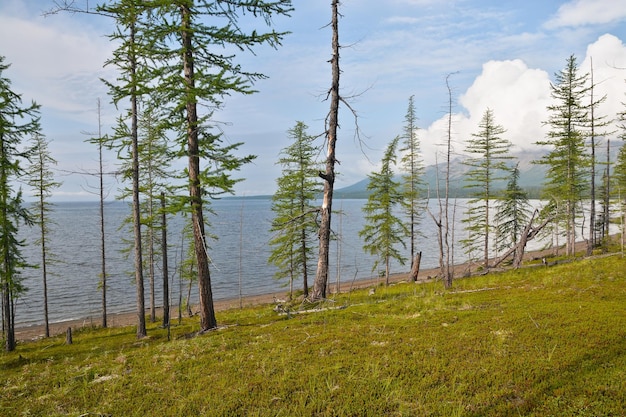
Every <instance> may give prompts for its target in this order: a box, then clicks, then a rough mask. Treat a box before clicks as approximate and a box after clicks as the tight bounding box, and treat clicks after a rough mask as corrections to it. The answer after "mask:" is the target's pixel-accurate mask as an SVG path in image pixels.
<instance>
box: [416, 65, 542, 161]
mask: <svg viewBox="0 0 626 417" xmlns="http://www.w3.org/2000/svg"><path fill="white" fill-rule="evenodd" d="M549 100H550V82H549V77H548V74H547V73H546V72H545V71H542V70H538V69H532V68H528V66H527V65H526V64H525V63H524V62H523V61H521V60H519V59H516V60H508V61H489V62H487V63H485V64H484V65H483V70H482V73H481V74H480V75H479V76H478V77H476V79H475V80H474V83H473V84H472V85H471V86H470V87H469V88H468V89H467V91H466V92H465V93H464V94H462V95H461V96H460V97H459V99H458V103H459V105H460V108H458V107H457V109H456V111H457V113H456V114H454V119H453V141H454V148H455V152H456V153H462V152H463V150H464V148H465V142H466V141H467V139H469V138H470V137H471V134H472V133H476V132H477V131H478V125H479V123H480V120H481V119H482V117H483V115H484V113H485V111H486V110H487V109H491V110H493V112H494V117H495V121H496V123H497V124H499V125H502V126H503V127H504V128H505V129H506V130H507V132H506V134H505V135H503V136H504V137H506V138H507V139H509V140H510V141H511V142H512V143H513V144H514V145H515V151H521V150H529V149H531V148H532V147H534V142H536V141H537V140H540V139H542V138H543V137H544V127H543V126H542V122H543V121H544V120H545V119H546V113H545V112H546V110H545V109H546V106H547V105H548V103H549ZM459 110H460V111H459ZM446 132H447V117H446V116H444V117H442V118H441V119H439V120H437V121H435V122H434V123H433V124H432V125H431V126H429V127H428V128H427V129H425V131H424V132H423V135H422V136H423V139H422V144H423V146H422V148H423V150H424V155H425V159H426V162H427V163H428V162H430V163H432V162H434V158H435V156H434V152H435V151H436V150H437V151H438V152H439V153H440V154H441V152H442V148H441V144H442V143H443V142H444V141H445V138H446V137H447V134H446ZM436 144H439V146H435V145H436ZM424 145H426V146H424ZM438 159H439V160H440V161H441V155H439V156H438Z"/></svg>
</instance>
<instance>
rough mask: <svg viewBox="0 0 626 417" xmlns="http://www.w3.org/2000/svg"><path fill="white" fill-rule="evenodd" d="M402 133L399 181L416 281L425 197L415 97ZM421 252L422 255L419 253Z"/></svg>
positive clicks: (412, 267) (413, 275) (406, 116)
mask: <svg viewBox="0 0 626 417" xmlns="http://www.w3.org/2000/svg"><path fill="white" fill-rule="evenodd" d="M404 122H405V125H404V133H403V135H402V136H401V139H402V142H401V148H400V152H401V153H402V159H401V160H400V167H401V170H402V173H403V174H402V179H403V187H404V201H403V207H404V210H405V212H406V214H407V217H408V219H409V234H410V236H409V240H410V251H409V254H410V259H411V280H412V281H416V280H417V272H418V270H417V269H416V267H419V265H415V263H416V262H419V259H417V258H416V241H417V238H418V236H419V235H420V232H419V229H418V228H419V225H420V223H421V219H422V213H423V212H424V209H425V205H426V198H425V196H424V194H425V190H424V163H423V161H422V157H421V153H420V141H419V137H418V136H417V130H418V127H417V116H416V112H415V102H414V97H413V96H411V97H409V105H408V108H407V112H406V115H405V117H404ZM420 253H421V252H420Z"/></svg>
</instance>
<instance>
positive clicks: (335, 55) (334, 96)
mask: <svg viewBox="0 0 626 417" xmlns="http://www.w3.org/2000/svg"><path fill="white" fill-rule="evenodd" d="M330 26H331V28H332V41H331V49H332V56H331V58H330V65H331V74H332V81H331V87H330V89H329V90H328V98H329V100H330V111H329V112H328V116H327V117H326V124H325V128H326V131H325V133H326V147H327V148H326V149H327V150H326V169H325V171H324V172H320V173H319V176H320V177H321V178H322V180H323V181H324V194H323V197H322V205H321V207H320V214H321V220H320V228H319V255H318V260H317V271H316V273H315V282H314V285H313V291H312V293H311V296H310V297H309V299H310V300H311V301H320V300H323V299H324V298H326V289H327V285H328V265H329V255H330V231H331V215H332V205H333V192H334V187H335V164H336V163H337V158H336V156H335V154H336V145H337V130H338V128H339V101H340V96H339V76H340V74H341V71H340V69H339V0H332V3H331V24H330Z"/></svg>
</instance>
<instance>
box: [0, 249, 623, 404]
mask: <svg viewBox="0 0 626 417" xmlns="http://www.w3.org/2000/svg"><path fill="white" fill-rule="evenodd" d="M326 306H327V307H345V308H341V309H337V308H334V309H327V310H324V311H320V312H315V313H308V314H294V315H291V316H290V317H287V316H280V315H278V314H277V313H275V312H274V311H272V306H261V307H257V308H250V309H244V310H232V311H227V312H223V313H220V314H219V315H218V320H219V322H220V323H221V324H222V325H223V327H222V328H221V329H220V330H217V331H213V332H209V333H206V334H204V335H201V336H197V337H192V338H185V337H184V335H185V334H188V333H190V332H192V331H193V329H194V328H195V326H197V323H196V321H195V320H194V321H190V322H188V323H185V324H184V325H182V326H177V327H174V328H173V329H172V332H173V335H174V337H175V339H174V340H172V341H169V342H168V341H167V338H166V333H165V330H162V329H158V328H156V327H154V328H150V329H149V334H150V337H149V338H147V339H144V340H139V341H138V340H136V339H135V331H134V329H133V328H122V329H94V330H86V331H83V332H77V333H75V334H74V344H73V345H70V346H67V345H65V344H64V338H63V337H58V338H53V339H47V340H41V341H38V342H32V343H24V344H20V345H19V346H18V349H17V350H16V351H15V352H13V353H9V354H8V353H3V354H2V355H1V356H0V375H1V376H2V377H1V378H0V415H2V416H4V415H6V416H32V415H41V416H51V415H71V416H80V415H84V414H87V413H94V414H95V415H98V414H103V415H111V416H146V415H151V416H196V415H211V416H213V415H215V416H238V415H240V416H370V415H371V416H381V415H388V416H400V415H406V416H485V415H491V416H506V415H513V416H518V415H535V416H550V415H554V416H609V415H611V416H618V415H626V382H625V381H626V261H625V260H624V259H622V258H620V257H619V256H612V257H607V258H600V259H595V260H582V261H577V262H573V263H569V264H563V265H557V266H554V267H550V268H545V267H536V268H528V269H523V270H518V271H510V272H506V273H501V274H489V275H486V276H481V277H475V278H468V279H461V280H457V281H455V285H454V288H453V289H452V290H450V291H445V290H443V288H442V286H441V284H440V283H431V284H417V285H416V284H409V283H402V284H397V285H394V286H391V287H388V288H385V287H377V288H376V293H375V294H374V295H368V290H361V291H355V292H352V293H350V294H344V295H342V296H340V297H338V298H336V299H335V300H334V302H328V303H327V305H326ZM94 414H91V415H94Z"/></svg>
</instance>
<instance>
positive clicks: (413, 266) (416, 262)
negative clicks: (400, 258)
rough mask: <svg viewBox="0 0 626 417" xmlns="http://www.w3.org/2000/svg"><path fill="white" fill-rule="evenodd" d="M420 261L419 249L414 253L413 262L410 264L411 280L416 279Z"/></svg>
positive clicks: (420, 253) (420, 252)
mask: <svg viewBox="0 0 626 417" xmlns="http://www.w3.org/2000/svg"><path fill="white" fill-rule="evenodd" d="M421 262H422V251H419V252H418V253H417V254H416V255H415V258H413V263H412V264H411V275H410V279H411V282H416V281H417V275H418V274H419V272H420V263H421Z"/></svg>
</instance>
